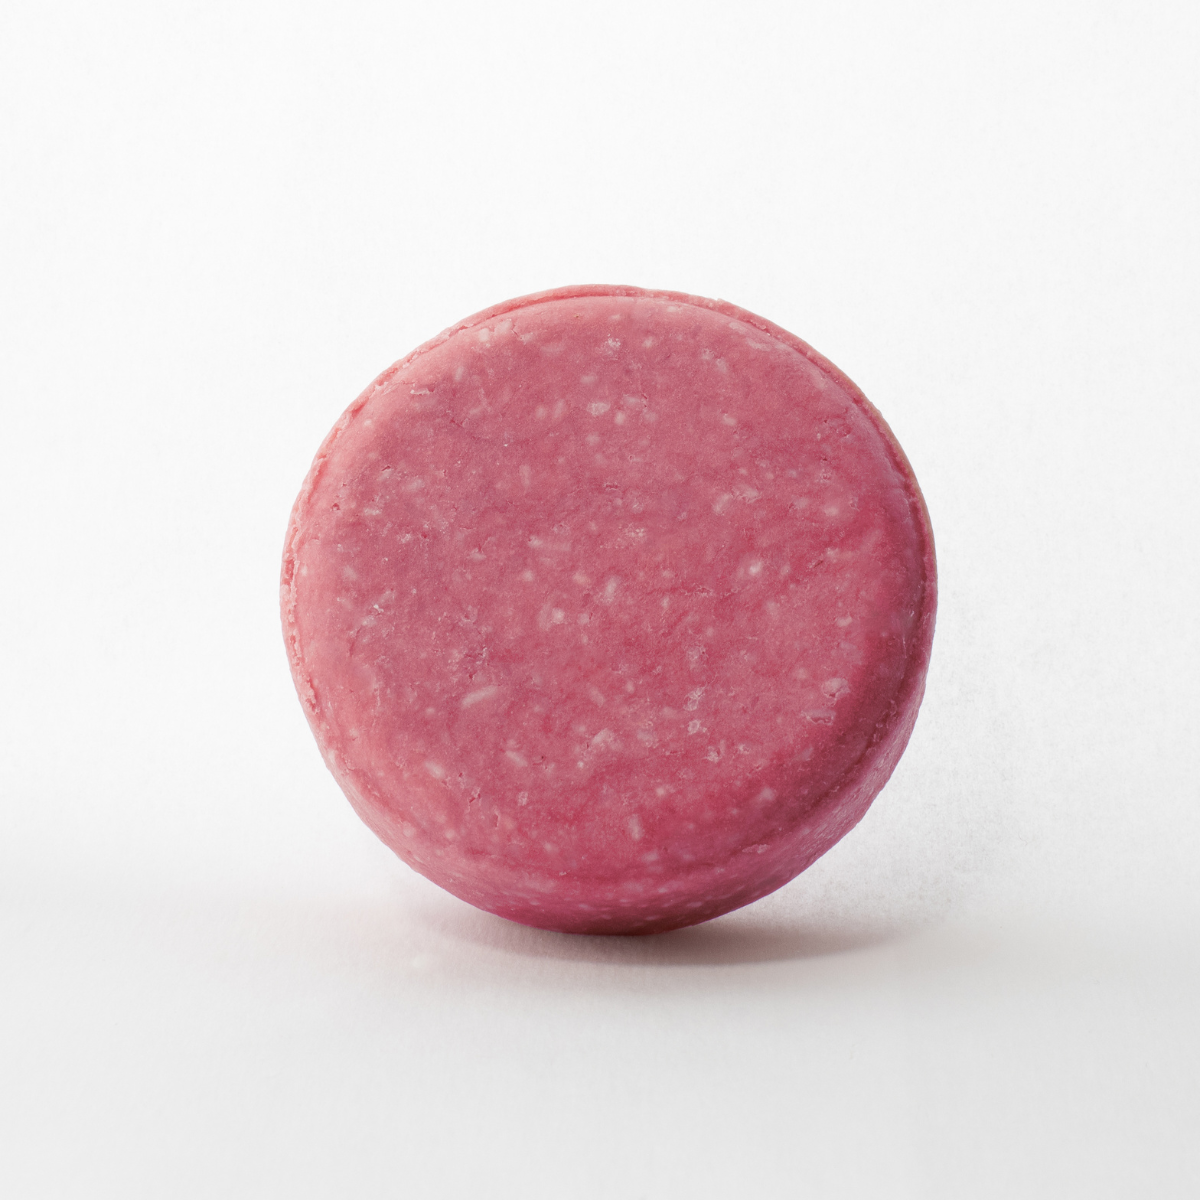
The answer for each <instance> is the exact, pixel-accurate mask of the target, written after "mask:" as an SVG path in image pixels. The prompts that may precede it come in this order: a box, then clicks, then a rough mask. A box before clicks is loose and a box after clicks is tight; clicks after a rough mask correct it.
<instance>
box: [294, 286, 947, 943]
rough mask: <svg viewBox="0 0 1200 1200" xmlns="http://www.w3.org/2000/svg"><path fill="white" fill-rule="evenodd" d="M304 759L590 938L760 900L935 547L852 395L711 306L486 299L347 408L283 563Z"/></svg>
mask: <svg viewBox="0 0 1200 1200" xmlns="http://www.w3.org/2000/svg"><path fill="white" fill-rule="evenodd" d="M282 601H283V623H284V632H285V637H286V642H287V647H288V653H289V655H290V658H291V665H292V672H293V675H294V678H295V682H296V687H297V690H298V691H299V694H300V698H301V700H302V702H303V705H304V708H305V711H306V713H307V715H308V719H309V722H310V723H311V725H312V728H313V731H314V733H315V734H316V738H317V742H318V744H319V745H320V748H321V752H322V754H323V755H324V757H325V761H326V763H327V764H328V765H329V769H330V770H331V771H332V772H333V774H334V776H335V778H336V779H337V781H338V783H339V784H340V785H341V787H342V789H343V791H344V792H345V793H346V795H347V796H348V797H349V799H350V802H351V804H353V805H354V807H355V809H356V810H357V811H358V813H359V815H360V816H361V817H362V819H363V820H364V821H365V822H366V823H367V824H368V825H369V826H370V827H371V828H372V829H373V830H374V831H375V832H376V833H377V834H378V835H379V837H381V838H382V839H383V841H384V842H386V843H387V845H389V846H390V847H391V848H392V849H393V850H394V851H395V852H396V853H397V854H398V855H399V856H400V857H401V858H402V859H403V860H404V861H405V862H407V863H409V864H410V865H411V866H412V867H414V868H415V869H416V870H418V871H420V872H421V873H422V874H423V875H425V876H427V877H428V878H429V879H431V880H433V881H434V882H435V883H438V884H440V885H441V886H442V887H444V888H446V889H447V890H449V891H451V892H453V893H454V894H455V895H457V896H460V897H462V898H463V899H464V900H467V901H470V903H472V904H475V905H478V906H479V907H480V908H484V909H488V910H489V911H491V912H494V913H499V914H500V915H502V916H505V917H509V918H511V919H512V920H514V921H521V922H524V923H525V924H528V925H536V926H542V927H544V928H548V929H557V930H565V931H575V932H585V933H649V932H655V931H660V930H667V929H674V928H678V927H680V926H684V925H691V924H694V923H696V922H699V921H704V920H707V919H708V918H710V917H715V916H717V915H719V914H720V913H724V912H728V911H729V910H731V909H734V908H738V907H739V906H741V905H743V904H748V903H749V902H750V901H752V900H755V899H757V898H759V897H760V896H764V895H766V894H767V893H768V892H771V891H773V890H774V889H775V888H778V887H779V886H780V885H782V884H784V883H786V882H787V881H788V880H789V879H791V878H793V877H794V876H795V875H796V874H798V873H799V872H800V871H802V870H804V868H805V867H807V866H808V865H809V864H810V863H812V862H813V861H814V860H815V859H816V858H817V857H818V856H819V855H821V854H823V853H824V852H825V851H826V850H828V849H829V847H830V846H832V845H833V844H834V843H835V842H836V841H837V840H838V839H839V838H840V837H842V835H843V834H845V833H846V832H847V831H848V830H849V829H850V828H851V827H852V826H853V825H854V824H855V823H856V822H857V821H858V820H859V819H860V818H861V817H862V815H863V813H864V812H865V811H866V809H867V807H868V805H869V804H870V803H871V801H872V799H874V797H875V795H876V794H877V793H878V791H879V789H880V788H881V787H882V786H883V784H884V782H885V781H886V780H887V778H888V776H889V774H890V773H891V771H892V769H893V767H894V766H895V764H896V761H897V760H898V758H899V757H900V754H901V752H902V751H903V749H904V746H905V743H906V742H907V740H908V737H909V734H910V733H911V731H912V728H913V723H914V721H915V720H916V716H917V708H918V705H919V704H920V701H921V696H922V692H923V690H924V681H925V672H926V667H927V665H928V661H929V651H930V643H931V640H932V637H933V624H934V608H935V603H936V582H935V568H934V553H933V538H932V534H931V531H930V527H929V519H928V515H927V513H926V510H925V505H924V502H923V501H922V498H921V493H920V491H919V490H918V488H917V482H916V480H915V479H914V477H913V473H912V470H911V468H910V467H909V465H908V462H907V460H906V459H905V457H904V454H903V452H902V451H901V449H900V447H899V445H898V444H897V442H896V440H895V438H894V437H893V436H892V434H891V432H890V431H889V429H888V428H887V426H886V425H885V424H884V422H883V420H882V418H881V417H880V416H879V414H878V413H877V412H876V411H875V410H874V409H873V408H872V407H871V405H870V404H869V403H868V402H867V400H866V399H865V398H864V397H863V395H862V393H861V392H859V390H858V389H857V388H856V387H855V386H854V384H852V383H851V382H850V380H849V379H847V378H846V376H845V375H843V374H842V373H841V372H840V371H839V370H838V369H837V368H836V367H834V366H833V365H832V364H831V363H829V362H828V361H827V360H825V359H824V358H822V357H821V356H820V355H819V354H817V353H816V352H815V351H814V350H812V349H811V348H810V347H809V346H807V345H806V344H805V343H804V342H802V341H800V340H799V339H798V338H795V337H793V336H792V335H791V334H789V333H786V332H785V331H784V330H782V329H780V328H778V327H777V326H775V325H772V324H771V323H770V322H769V321H765V320H763V319H762V318H760V317H756V316H754V315H752V314H751V313H748V312H745V311H743V310H741V309H739V308H735V307H734V306H733V305H730V304H726V303H724V302H721V301H714V300H704V299H700V298H697V297H694V296H685V295H678V294H675V293H669V292H649V291H643V290H640V289H638V288H631V287H577V288H566V289H561V290H558V291H552V292H545V293H542V294H539V295H535V296H527V297H524V298H523V299H519V300H512V301H509V302H508V303H506V304H500V305H497V306H496V307H495V308H491V309H488V310H487V311H486V312H483V313H480V314H479V315H477V316H474V317H471V318H469V319H468V320H466V321H463V322H462V323H461V324H459V325H456V326H454V327H453V328H452V329H449V330H447V331H446V332H445V333H442V334H440V335H439V336H438V337H436V338H434V339H433V341H431V342H428V343H426V344H425V345H424V346H422V347H421V348H420V349H418V350H415V351H414V352H413V353H412V354H410V355H409V356H408V357H407V358H405V359H402V360H401V361H400V362H399V363H397V364H396V365H395V366H393V367H391V368H390V369H389V370H387V371H385V372H384V373H383V374H382V375H381V376H380V377H379V378H378V379H377V380H376V381H375V382H374V383H373V384H372V385H371V386H370V387H369V388H367V390H366V391H365V392H364V393H363V394H362V395H361V396H360V397H359V398H358V399H357V400H356V401H355V402H354V403H353V404H352V405H351V406H350V408H349V409H348V410H347V411H346V412H345V414H344V415H343V416H342V418H341V420H340V421H338V423H337V425H336V426H335V427H334V429H333V432H332V433H330V435H329V437H328V438H327V439H326V440H325V443H324V445H323V446H322V447H321V449H320V451H319V452H318V454H317V457H316V460H315V462H314V463H313V466H312V469H311V471H310V472H309V475H308V478H307V480H306V481H305V483H304V487H303V490H302V491H301V493H300V497H299V499H298V500H297V502H296V506H295V510H294V512H293V515H292V521H291V527H290V529H289V531H288V536H287V546H286V551H285V555H284V563H283V583H282Z"/></svg>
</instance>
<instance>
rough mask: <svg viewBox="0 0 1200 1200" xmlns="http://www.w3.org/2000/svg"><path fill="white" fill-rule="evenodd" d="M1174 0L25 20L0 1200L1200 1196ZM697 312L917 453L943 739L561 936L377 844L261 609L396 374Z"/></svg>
mask: <svg viewBox="0 0 1200 1200" xmlns="http://www.w3.org/2000/svg"><path fill="white" fill-rule="evenodd" d="M1198 63H1200V9H1198V8H1197V6H1196V5H1194V4H1191V3H1184V2H1177V3H1173V4H1172V3H1162V4H1145V3H1139V4H1133V3H1130V4H1115V3H1081V4H1064V3H1049V4H1044V3H1043V4H1030V3H1020V2H1018V3H1009V4H991V5H984V4H961V3H960V4H953V3H944V4H882V3H881V4H863V3H855V2H846V0H838V2H837V3H833V2H832V0H831V2H829V3H824V4H820V5H815V4H809V5H803V4H784V3H779V4H774V5H771V4H746V3H742V4H733V3H725V4H712V3H703V2H699V0H692V2H690V3H662V4H655V3H650V2H643V3H634V4H624V3H616V2H614V3H605V4H596V5H590V4H589V5H584V4H572V3H564V2H562V0H560V2H559V3H556V4H544V5H533V4H522V3H510V4H500V3H489V4H439V3H435V2H433V0H429V2H427V3H424V4H421V5H419V6H418V5H412V4H404V3H396V4H390V5H377V6H373V7H367V6H350V5H339V4H329V5H314V4H303V3H301V4H292V5H284V4H280V5H278V6H274V7H272V6H266V5H263V4H258V3H245V2H239V3H214V2H213V0H205V2H204V3H170V4H163V3H147V4H144V5H140V6H139V5H134V4H128V3H113V4H82V3H81V4H75V5H71V4H55V3H16V4H11V3H10V4H8V5H6V6H5V12H4V17H3V26H2V32H0V254H2V261H0V343H2V355H0V402H2V404H3V414H2V423H0V456H2V459H0V520H2V522H3V525H2V528H0V537H2V541H0V546H2V557H0V561H2V563H3V583H2V586H0V633H2V637H3V652H2V659H0V671H2V677H3V688H2V690H0V730H2V731H3V752H2V754H0V789H2V799H0V1192H2V1193H3V1194H4V1195H5V1196H11V1197H14V1198H16V1200H24V1198H33V1200H41V1198H43V1197H86V1198H88V1200H97V1198H104V1197H121V1198H122V1200H128V1198H130V1197H137V1198H140V1197H155V1198H158V1197H212V1196H230V1197H286V1198H288V1200H300V1198H305V1197H344V1196H354V1197H358V1198H363V1200H369V1198H373V1197H391V1196H405V1197H414V1198H416V1200H425V1198H429V1200H443V1198H458V1197H472V1198H474V1197H487V1198H488V1200H505V1198H508V1197H513V1198H517V1197H520V1198H521V1200H540V1198H543V1197H545V1198H550V1197H553V1198H555V1200H559V1198H562V1200H592V1198H597V1200H602V1198H603V1200H607V1198H609V1197H613V1198H619V1200H626V1198H627V1200H675V1198H680V1200H706V1198H708V1197H722V1198H724V1197H737V1196H753V1197H764V1198H773V1197H815V1198H826V1197H828V1198H834V1200H841V1198H848V1197H887V1198H888V1200H905V1198H909V1197H911V1198H913V1200H918V1198H919V1200H940V1198H946V1200H961V1198H964V1197H966V1198H969V1200H973V1198H992V1197H995V1198H1004V1200H1007V1198H1009V1197H1021V1198H1040V1197H1052V1198H1055V1200H1059V1198H1071V1197H1081V1198H1084V1197H1086V1198H1087V1200H1104V1198H1108V1197H1114V1198H1116V1197H1122V1198H1123V1197H1132V1196H1138V1197H1141V1196H1151V1197H1154V1198H1155V1200H1170V1198H1174V1197H1194V1196H1196V1195H1198V1194H1200V1139H1198V1138H1197V1128H1200V1030H1198V1028H1197V1014H1198V1011H1200V896H1198V894H1197V887H1196V862H1197V857H1198V852H1200V789H1198V785H1197V778H1198V777H1200V734H1198V732H1197V731H1198V728H1200V695H1198V692H1200V687H1198V682H1197V680H1198V678H1200V652H1198V651H1200V647H1198V639H1197V624H1198V622H1197V611H1198V608H1200V606H1198V604H1197V596H1198V594H1200V578H1198V574H1200V572H1198V570H1197V563H1198V557H1200V556H1198V554H1197V544H1198V542H1200V538H1198V536H1197V517H1198V516H1200V503H1198V502H1197V483H1196V475H1197V466H1196V464H1197V452H1198V451H1200V436H1198V435H1200V418H1198V417H1197V406H1198V402H1200V395H1198V392H1200V387H1198V383H1197V380H1198V367H1200V286H1198V282H1197V281H1198V279H1200V234H1198V222H1197V211H1198V209H1200V119H1198V118H1200V102H1198V99H1197V96H1198V92H1197V70H1198V66H1197V64H1198ZM586 282H607V283H629V284H639V285H642V286H646V287H664V288H673V289H678V290H683V291H690V292H695V293H699V294H702V295H709V296H719V297H722V298H724V299H727V300H730V301H733V302H735V303H737V304H740V305H743V306H745V307H747V308H749V309H751V310H753V311H756V312H758V313H761V314H762V315H764V316H767V317H769V318H771V319H772V320H774V321H776V322H778V323H780V324H782V325H783V326H785V327H786V328H788V329H790V330H792V331H793V332H795V333H797V334H799V335H800V336H801V337H803V338H805V339H806V340H808V341H809V342H811V343H812V344H813V345H815V346H816V347H817V348H818V349H819V350H821V351H822V352H823V353H825V354H826V355H828V356H829V357H831V358H832V359H833V360H834V361H835V362H836V363H837V364H838V365H839V366H841V367H842V368H843V369H844V370H845V371H847V372H848V373H849V374H850V376H851V377H852V378H854V379H855V380H856V381H857V382H858V383H859V384H860V385H861V386H862V387H863V389H864V390H865V391H866V393H867V394H868V395H869V396H870V397H871V398H872V399H873V400H874V402H875V403H876V404H877V405H878V407H879V408H880V409H881V410H882V411H883V413H884V415H885V416H886V418H887V419H888V421H889V422H890V423H891V424H892V427H893V428H894V430H895V431H896V433H897V435H898V436H899V438H900V440H901V442H902V443H903V445H904V446H905V448H906V450H907V452H908V454H909V456H910V458H911V460H912V462H913V465H914V467H915V469H916V472H917V475H918V477H919V478H920V480H921V482H922V485H923V487H924V490H925V495H926V497H927V499H928V502H929V508H930V511H931V513H932V517H933V523H934V528H935V531H936V535H937V539H938V552H939V559H940V570H941V585H942V591H941V608H940V612H939V621H938V633H937V638H936V642H935V646H934V660H933V665H932V669H931V673H930V676H929V685H928V692H927V699H926V702H925V706H924V709H923V711H922V715H921V719H920V721H919V722H918V725H917V730H916V733H915V735H914V738H913V741H912V743H911V746H910V748H909V751H908V753H907V755H906V757H905V758H904V760H903V762H902V763H901V765H900V767H899V769H898V770H897V772H896V774H895V776H894V778H893V780H892V782H891V784H890V785H889V786H888V788H887V789H886V790H885V791H884V793H883V794H882V795H881V796H880V798H879V800H878V801H877V802H876V805H875V807H874V808H873V809H872V811H871V813H870V814H869V816H868V818H867V819H866V820H865V821H864V823H863V824H862V825H861V826H860V827H859V829H858V830H856V831H855V832H854V833H853V834H852V835H851V836H850V837H849V838H848V839H847V840H846V841H845V842H843V843H842V844H841V845H840V846H838V847H837V848H836V849H835V850H834V851H833V852H831V853H830V854H829V855H828V856H827V857H826V858H825V859H824V860H822V861H821V862H820V863H819V864H817V865H816V866H815V867H814V868H813V869H812V870H810V871H809V872H808V873H807V874H806V875H805V876H803V877H801V878H800V879H799V880H797V881H796V882H795V883H793V884H792V885H790V886H789V887H787V888H785V889H784V890H783V891H782V892H780V893H778V894H776V895H775V896H774V897H771V898H770V899H768V900H766V901H764V902H762V903H760V904H758V905H756V906H753V907H752V908H750V909H747V910H743V911H742V912H740V913H737V914H734V915H731V916H729V917H726V918H724V919H722V920H719V921H716V922H714V923H712V924H711V925H708V926H705V927H701V928H698V929H695V930H690V931H686V932H683V933H679V934H674V935H669V936H665V937H660V938H655V939H646V940H620V939H617V940H606V939H588V938H571V937H568V936H563V935H551V934H546V933H540V932H536V931H533V930H527V929H524V928H521V927H518V926H514V925H510V924H507V923H505V922H503V921H501V920H499V919H497V918H492V917H489V916H486V915H484V914H482V913H478V912H476V911H474V910H472V909H470V908H468V907H467V906H465V905H463V904H461V903H460V902H458V901H456V900H454V899H453V898H451V897H449V896H447V895H445V894H443V893H441V892H439V891H438V890H437V889H436V888H434V887H433V886H432V885H429V884H427V883H426V882H425V881H423V880H421V879H420V878H418V877H417V876H415V875H413V874H412V873H411V872H410V871H409V870H408V869H407V868H405V867H404V866H403V865H402V864H400V863H399V861H398V860H396V859H394V858H393V857H392V856H391V855H390V853H389V852H388V851H386V850H385V849H384V848H383V847H382V846H381V845H380V844H378V843H377V842H376V841H375V839H374V838H373V837H372V836H371V834H370V833H368V831H367V830H366V829H365V828H364V827H363V826H361V825H360V824H359V823H358V822H357V820H356V818H355V817H354V816H353V814H352V813H351V811H350V808H349V806H348V805H347V804H346V803H345V801H344V800H343V798H342V797H341V795H340V793H339V792H338V790H337V788H336V786H335V785H334V783H333V781H332V779H331V778H330V777H329V775H328V774H327V773H326V771H325V770H324V768H323V766H322V765H321V762H320V759H319V757H318V755H317V752H316V748H315V746H314V744H313V742H312V739H311V737H310V735H309V732H308V729H307V727H306V725H305V723H304V720H303V717H302V714H301V710H300V707H299V704H298V703H297V701H296V699H295V696H294V694H293V691H292V685H291V681H290V679H289V676H288V671H287V667H286V662H285V658H284V653H283V648H282V640H281V636H280V633H279V628H278V617H277V578H278V562H279V556H280V552H281V547H282V540H283V532H284V527H285V524H286V521H287V517H288V512H289V509H290V507H291V503H292V500H293V498H294V496H295V493H296V491H297V490H298V488H299V485H300V482H301V479H302V478H303V476H304V473H305V471H306V470H307V467H308V463H309V460H310V459H311V456H312V454H313V453H314V451H315V450H316V447H317V445H318V443H319V441H320V440H321V438H322V437H323V436H324V434H325V432H326V431H327V429H328V428H329V427H330V426H331V425H332V423H333V422H334V420H335V419H336V418H337V416H338V414H339V413H340V411H341V410H342V408H343V407H344V406H345V405H346V404H348V403H349V402H350V400H352V399H353V398H354V396H355V395H356V394H357V393H358V392H359V390H360V389H361V388H362V387H363V386H364V385H365V384H366V383H367V382H369V381H370V380H371V379H372V378H373V377H374V376H375V375H376V374H377V373H378V372H379V371H380V370H381V369H382V368H384V367H385V366H387V365H388V364H389V363H390V362H392V361H393V360H395V359H396V358H399V357H400V356H401V355H402V354H404V353H406V352H407V351H408V350H410V349H412V348H413V347H414V346H416V345H417V344H418V343H420V342H422V341H424V340H425V339H427V338H428V337H430V336H432V335H433V334H435V333H437V332H438V331H439V330H440V329H442V328H443V327H444V326H446V325H448V324H450V323H451V322H453V321H454V320H456V319H458V318H461V317H463V316H466V315H467V314H469V313H471V312H474V311H476V310H478V309H480V308H483V307H485V306H486V305H489V304H491V303H493V302H496V301H499V300H502V299H505V298H507V297H510V296H515V295H520V294H523V293H527V292H530V291H535V290H539V289H542V288H546V287H553V286H558V285H562V284H567V283H586Z"/></svg>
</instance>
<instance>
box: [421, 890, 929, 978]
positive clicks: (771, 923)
mask: <svg viewBox="0 0 1200 1200" xmlns="http://www.w3.org/2000/svg"><path fill="white" fill-rule="evenodd" d="M413 915H415V916H416V917H417V919H418V920H419V921H420V922H421V923H422V924H423V925H425V926H426V927H427V928H429V929H430V930H431V931H434V932H436V933H437V934H438V935H439V936H440V937H441V938H443V939H445V940H447V941H450V942H454V943H458V944H459V945H460V946H462V947H464V948H471V947H486V948H487V949H488V950H493V951H497V950H498V951H501V952H503V953H506V954H510V955H518V956H521V957H523V958H530V959H548V960H560V961H564V960H565V961H569V962H586V963H604V964H606V965H612V966H617V967H620V966H632V967H720V966H741V965H745V964H748V963H768V962H787V961H791V960H797V959H807V958H821V957H826V956H829V955H837V954H846V953H849V952H851V951H855V950H864V949H867V948H869V947H873V946H881V945H884V944H885V943H888V942H893V941H897V940H899V939H902V938H904V937H906V936H909V935H912V934H915V933H916V932H918V931H919V930H920V929H921V928H922V927H923V924H922V923H918V922H917V921H915V920H913V921H908V922H903V921H888V920H884V919H882V918H879V917H863V918H862V919H859V920H854V919H850V918H846V917H843V916H835V915H826V916H821V915H813V916H809V917H798V918H794V919H790V920H789V919H786V918H783V919H781V918H780V917H779V916H778V915H775V914H773V913H772V914H771V915H764V914H763V913H762V912H761V911H755V909H754V906H751V908H750V909H749V910H742V911H739V912H736V913H730V914H729V915H728V916H725V917H719V918H717V919H716V920H713V921H708V922H706V923H705V924H703V925H695V926H692V927H691V928H689V929H680V930H676V931H675V932H673V933H662V934H653V935H650V936H647V937H606V936H590V935H587V934H572V933H554V932H551V931H549V930H545V929H533V928H530V927H528V926H524V925H517V924H514V923H513V922H511V921H506V920H505V919H504V918H502V917H496V916H492V915H491V914H488V913H480V912H477V911H475V910H473V909H470V908H468V907H467V906H466V905H462V906H461V907H453V908H452V907H451V906H449V905H433V904H427V905H422V906H421V907H419V908H417V909H416V910H415V912H414V914H413Z"/></svg>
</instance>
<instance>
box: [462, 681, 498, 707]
mask: <svg viewBox="0 0 1200 1200" xmlns="http://www.w3.org/2000/svg"><path fill="white" fill-rule="evenodd" d="M499 692H500V688H499V687H498V686H497V685H496V684H494V683H492V684H489V685H488V686H487V687H481V688H479V689H478V690H477V691H474V692H468V693H467V694H466V695H465V696H464V697H463V698H462V700H461V701H460V702H459V703H460V706H461V707H462V708H470V707H471V706H472V705H473V704H479V703H481V702H482V701H484V700H490V699H491V698H492V697H493V696H495V695H498V694H499Z"/></svg>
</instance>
